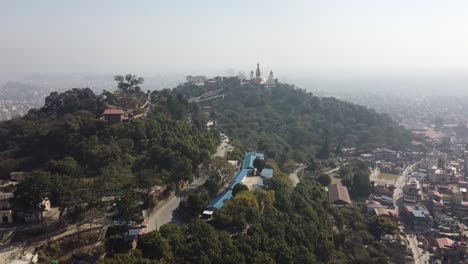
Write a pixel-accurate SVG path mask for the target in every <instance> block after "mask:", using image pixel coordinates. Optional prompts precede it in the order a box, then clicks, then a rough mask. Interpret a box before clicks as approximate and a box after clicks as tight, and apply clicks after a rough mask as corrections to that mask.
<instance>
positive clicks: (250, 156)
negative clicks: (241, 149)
mask: <svg viewBox="0 0 468 264" xmlns="http://www.w3.org/2000/svg"><path fill="white" fill-rule="evenodd" d="M256 158H260V159H264V158H265V155H263V153H257V152H247V153H245V158H244V161H243V162H242V169H253V168H254V166H253V163H254V160H255V159H256Z"/></svg>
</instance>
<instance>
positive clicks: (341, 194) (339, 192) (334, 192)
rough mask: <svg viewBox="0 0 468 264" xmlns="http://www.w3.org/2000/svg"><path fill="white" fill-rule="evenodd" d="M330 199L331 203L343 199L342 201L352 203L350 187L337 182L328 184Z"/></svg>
mask: <svg viewBox="0 0 468 264" xmlns="http://www.w3.org/2000/svg"><path fill="white" fill-rule="evenodd" d="M328 200H329V201H330V202H331V203H335V202H338V201H342V202H345V203H348V204H351V199H350V198H349V193H348V188H346V187H345V186H343V185H341V184H337V183H336V184H332V185H329V186H328Z"/></svg>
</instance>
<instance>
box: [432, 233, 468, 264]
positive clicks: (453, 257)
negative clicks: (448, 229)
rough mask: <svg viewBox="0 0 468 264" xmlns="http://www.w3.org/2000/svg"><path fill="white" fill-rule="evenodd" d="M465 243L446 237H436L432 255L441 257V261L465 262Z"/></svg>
mask: <svg viewBox="0 0 468 264" xmlns="http://www.w3.org/2000/svg"><path fill="white" fill-rule="evenodd" d="M467 248H468V246H467V244H466V242H464V241H461V242H458V241H454V240H452V239H450V238H447V237H442V238H437V239H436V251H435V252H434V256H435V257H437V258H439V259H442V263H466V262H464V261H465V260H466V258H465V256H466V253H467Z"/></svg>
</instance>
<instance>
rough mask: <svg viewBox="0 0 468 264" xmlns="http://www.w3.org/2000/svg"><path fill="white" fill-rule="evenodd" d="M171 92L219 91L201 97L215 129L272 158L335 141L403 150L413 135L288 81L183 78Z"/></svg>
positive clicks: (306, 152) (310, 152)
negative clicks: (205, 82)
mask: <svg viewBox="0 0 468 264" xmlns="http://www.w3.org/2000/svg"><path fill="white" fill-rule="evenodd" d="M175 91H176V92H178V93H182V94H184V95H185V96H186V97H195V96H200V95H201V94H203V93H205V92H209V91H217V93H218V94H224V99H222V100H213V101H207V102H206V103H208V104H209V106H210V108H211V114H212V116H211V117H212V118H213V119H215V120H218V124H219V126H220V128H221V130H222V131H225V132H226V133H227V134H229V135H230V136H231V137H232V138H234V139H237V140H238V142H237V143H241V144H242V145H244V146H245V147H246V149H252V150H258V151H263V152H265V154H266V155H267V156H268V157H270V158H273V159H275V160H277V161H278V162H283V161H285V160H286V159H288V158H292V159H294V160H296V161H308V160H309V159H310V158H311V157H312V156H315V155H317V154H319V153H320V151H321V149H322V148H327V149H329V150H330V151H331V150H334V149H336V148H337V147H338V146H340V147H342V148H346V147H359V148H360V149H362V150H372V149H374V148H375V147H389V148H393V149H399V150H404V149H406V148H408V147H409V146H410V144H409V143H410V142H411V140H412V138H413V135H411V133H409V132H408V131H406V130H404V129H403V128H402V127H400V126H399V125H398V124H397V123H396V122H394V121H393V120H391V119H390V118H389V117H388V116H387V115H384V114H379V113H376V112H375V111H374V110H371V109H367V108H365V107H363V106H359V105H355V104H351V103H347V102H344V101H340V100H337V99H335V98H320V97H317V96H313V95H312V93H307V92H306V91H305V90H302V89H298V88H295V87H294V86H292V85H288V84H281V83H280V84H278V85H277V86H276V87H263V86H260V85H253V84H250V83H247V84H243V85H240V84H237V83H234V82H225V83H223V82H219V83H218V84H217V85H212V86H210V87H199V86H196V85H193V84H190V83H185V84H183V85H180V86H179V87H177V88H176V89H175Z"/></svg>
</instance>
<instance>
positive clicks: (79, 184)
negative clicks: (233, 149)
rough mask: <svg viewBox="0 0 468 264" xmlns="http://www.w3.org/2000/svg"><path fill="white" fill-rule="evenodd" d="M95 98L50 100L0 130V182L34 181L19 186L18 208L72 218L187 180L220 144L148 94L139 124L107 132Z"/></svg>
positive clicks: (185, 110) (171, 103)
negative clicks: (123, 196) (149, 103)
mask: <svg viewBox="0 0 468 264" xmlns="http://www.w3.org/2000/svg"><path fill="white" fill-rule="evenodd" d="M132 92H133V93H139V94H140V95H141V96H142V97H146V96H145V95H144V93H142V92H141V91H139V90H135V91H132ZM106 94H107V95H108V96H111V94H110V93H108V92H107V93H106ZM102 98H103V97H102V96H98V95H96V94H94V92H93V91H91V90H90V89H88V88H85V89H72V90H69V91H66V92H64V93H57V92H53V93H51V94H50V95H49V96H48V97H47V98H46V99H45V104H44V106H43V107H42V108H40V109H32V110H30V111H29V113H28V114H26V115H25V116H23V117H21V118H17V119H13V120H9V121H5V122H1V123H0V177H1V178H2V179H6V178H8V177H9V173H10V172H13V171H25V172H28V173H31V174H32V175H33V177H29V178H28V179H27V180H26V181H24V182H22V183H21V184H19V185H18V188H17V190H16V192H15V203H16V204H17V205H18V206H19V207H21V208H23V209H25V210H37V209H38V208H37V206H36V205H37V204H38V203H39V202H40V201H42V199H43V198H44V197H49V198H50V199H51V202H52V204H53V205H56V206H59V208H60V210H61V213H64V212H65V211H68V212H72V211H73V210H78V207H79V206H82V205H83V204H85V205H87V206H93V205H96V203H97V202H98V201H100V199H101V196H102V195H103V194H105V193H114V192H121V191H123V190H124V191H125V190H129V189H131V188H147V187H150V186H153V185H155V184H160V185H162V184H168V185H169V186H176V185H177V184H178V183H179V182H180V181H187V180H191V179H192V177H193V175H194V172H196V171H197V169H198V165H199V164H201V163H202V162H203V161H206V160H209V159H210V157H211V155H212V153H213V152H214V150H215V149H216V146H217V144H218V142H219V140H220V139H219V135H218V132H216V131H209V130H207V129H206V126H205V124H206V120H205V119H204V118H203V116H201V115H198V114H196V113H195V112H193V111H191V110H190V109H191V108H192V107H191V106H190V104H189V103H188V102H187V101H186V100H184V99H183V98H182V97H181V96H177V95H175V94H173V93H171V92H170V91H167V90H166V91H155V92H152V93H151V98H152V100H153V102H155V104H154V108H153V110H152V111H150V112H149V113H148V114H147V115H146V116H145V117H142V118H140V119H135V120H132V121H131V122H124V123H118V124H113V125H109V124H107V122H106V121H105V120H103V119H101V118H100V117H101V116H102V113H103V111H104V108H105V104H104V102H103V99H102ZM189 118H190V121H188V119H189ZM38 201H39V202H38ZM82 209H86V208H82Z"/></svg>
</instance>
